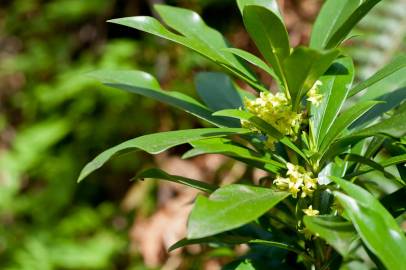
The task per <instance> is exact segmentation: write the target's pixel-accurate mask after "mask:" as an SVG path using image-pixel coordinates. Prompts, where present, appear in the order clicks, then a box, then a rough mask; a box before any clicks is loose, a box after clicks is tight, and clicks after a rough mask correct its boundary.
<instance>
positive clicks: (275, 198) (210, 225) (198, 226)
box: [187, 184, 289, 239]
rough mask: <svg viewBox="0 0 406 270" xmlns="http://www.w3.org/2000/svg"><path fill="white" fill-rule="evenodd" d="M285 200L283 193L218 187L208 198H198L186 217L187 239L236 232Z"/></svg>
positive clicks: (287, 194)
mask: <svg viewBox="0 0 406 270" xmlns="http://www.w3.org/2000/svg"><path fill="white" fill-rule="evenodd" d="M287 196H289V193H287V192H276V191H274V190H272V189H268V188H262V187H254V186H246V185H237V184H235V185H228V186H225V187H222V188H220V189H218V190H216V191H215V192H214V193H212V194H211V195H210V197H209V198H206V197H203V196H198V197H197V200H196V202H195V205H194V207H193V210H192V213H191V214H190V217H189V222H188V233H187V238H189V239H195V238H202V237H206V236H211V235H215V234H218V233H221V232H225V231H228V230H231V229H235V228H238V227H240V226H242V225H244V224H247V223H249V222H251V221H253V220H255V219H257V218H258V217H260V216H261V215H263V214H264V213H265V212H267V211H268V210H269V209H271V208H272V207H274V206H275V205H276V204H277V203H279V202H280V201H282V200H283V199H285V198H286V197H287Z"/></svg>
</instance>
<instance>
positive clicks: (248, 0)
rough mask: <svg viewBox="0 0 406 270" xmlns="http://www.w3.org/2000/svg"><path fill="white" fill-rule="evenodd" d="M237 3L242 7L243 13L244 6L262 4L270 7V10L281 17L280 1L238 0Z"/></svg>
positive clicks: (242, 11) (242, 12) (267, 7)
mask: <svg viewBox="0 0 406 270" xmlns="http://www.w3.org/2000/svg"><path fill="white" fill-rule="evenodd" d="M237 5H238V8H239V9H240V12H241V15H242V14H244V8H245V7H246V6H261V7H264V8H266V9H269V10H270V11H272V12H273V13H275V14H276V15H278V16H280V17H281V13H280V11H279V7H278V2H277V1H275V0H237Z"/></svg>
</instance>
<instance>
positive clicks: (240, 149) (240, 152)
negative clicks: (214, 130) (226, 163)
mask: <svg viewBox="0 0 406 270" xmlns="http://www.w3.org/2000/svg"><path fill="white" fill-rule="evenodd" d="M191 145H192V146H193V147H194V149H193V150H194V151H193V152H191V151H189V152H187V153H186V155H184V156H183V158H189V157H191V156H195V155H196V154H198V155H201V154H223V155H226V156H229V157H235V158H238V159H243V160H246V161H253V162H256V163H260V164H263V165H262V166H261V167H263V168H264V169H266V170H269V171H272V172H275V173H277V172H279V171H280V169H281V168H286V167H285V165H284V164H282V163H280V162H277V161H275V160H272V159H270V158H268V157H264V156H262V155H260V154H259V153H257V152H255V151H253V150H251V149H249V148H246V147H244V146H242V145H239V144H237V143H235V142H233V141H231V140H229V139H226V138H211V139H205V140H199V141H194V142H192V143H191ZM257 166H258V165H257Z"/></svg>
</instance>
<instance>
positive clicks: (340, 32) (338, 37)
mask: <svg viewBox="0 0 406 270" xmlns="http://www.w3.org/2000/svg"><path fill="white" fill-rule="evenodd" d="M379 2H381V0H364V1H363V2H362V4H361V5H360V6H359V7H358V8H357V9H356V10H354V11H353V12H352V14H351V15H350V16H349V17H348V18H347V19H345V21H344V22H343V23H342V24H341V25H340V27H338V28H337V30H335V31H334V34H333V35H331V37H330V38H329V39H328V42H327V44H326V47H325V48H326V49H330V48H334V47H336V46H338V45H340V43H341V42H342V41H343V40H344V39H345V38H346V37H347V35H348V34H349V33H350V31H351V30H352V28H353V27H354V26H355V25H356V24H357V23H358V22H359V21H360V20H361V19H362V18H363V17H364V16H365V15H366V14H367V13H368V12H369V11H370V10H371V9H372V8H373V7H374V6H375V5H376V4H378V3H379Z"/></svg>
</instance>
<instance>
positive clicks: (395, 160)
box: [350, 154, 406, 177]
mask: <svg viewBox="0 0 406 270" xmlns="http://www.w3.org/2000/svg"><path fill="white" fill-rule="evenodd" d="M402 163H406V154H404V155H398V156H394V157H390V158H387V159H384V160H381V161H379V162H378V164H379V166H381V167H382V168H385V167H389V166H393V165H398V164H402ZM373 170H374V169H368V170H360V171H356V172H354V173H352V174H351V175H350V176H351V177H353V176H358V175H361V174H365V173H369V172H372V171H373Z"/></svg>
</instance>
